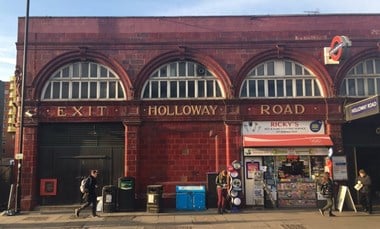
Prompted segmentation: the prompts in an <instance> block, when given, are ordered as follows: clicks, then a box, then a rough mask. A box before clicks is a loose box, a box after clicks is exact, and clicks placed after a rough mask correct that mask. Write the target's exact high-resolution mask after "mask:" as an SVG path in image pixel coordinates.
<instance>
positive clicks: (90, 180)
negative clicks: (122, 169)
mask: <svg viewBox="0 0 380 229" xmlns="http://www.w3.org/2000/svg"><path fill="white" fill-rule="evenodd" d="M97 176H98V170H91V173H90V175H89V176H88V177H87V178H85V179H84V180H83V182H81V187H80V190H81V192H82V193H83V199H84V200H85V203H84V204H83V205H82V206H81V207H80V208H76V209H75V210H74V212H75V216H76V217H79V213H80V211H82V210H83V209H85V208H86V207H88V206H90V205H91V204H92V217H99V216H98V215H97V214H96V204H97V196H96V188H97V187H98V186H97V179H96V177H97Z"/></svg>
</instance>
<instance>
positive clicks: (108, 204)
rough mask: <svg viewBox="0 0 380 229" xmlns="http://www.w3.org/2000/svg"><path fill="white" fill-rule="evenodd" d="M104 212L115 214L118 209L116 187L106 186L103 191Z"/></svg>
mask: <svg viewBox="0 0 380 229" xmlns="http://www.w3.org/2000/svg"><path fill="white" fill-rule="evenodd" d="M102 201H103V212H114V211H115V209H116V187H115V186H113V185H106V186H104V187H103V189H102Z"/></svg>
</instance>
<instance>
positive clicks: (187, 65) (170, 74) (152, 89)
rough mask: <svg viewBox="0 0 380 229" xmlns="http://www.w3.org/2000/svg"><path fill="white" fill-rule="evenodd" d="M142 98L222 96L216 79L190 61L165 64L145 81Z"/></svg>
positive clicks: (209, 97) (202, 67)
mask: <svg viewBox="0 0 380 229" xmlns="http://www.w3.org/2000/svg"><path fill="white" fill-rule="evenodd" d="M141 97H142V99H145V100H148V99H216V98H218V99H219V98H223V97H224V93H223V91H222V90H221V87H220V85H219V81H218V79H217V78H216V77H215V76H214V75H213V74H212V73H211V72H210V71H209V70H208V69H206V68H205V67H204V66H203V65H201V64H198V63H194V62H191V61H177V62H171V63H169V64H165V65H163V66H161V67H159V68H158V69H157V70H155V71H154V72H153V74H152V75H151V76H150V78H149V80H148V81H147V82H146V83H145V85H144V87H143V89H142V94H141Z"/></svg>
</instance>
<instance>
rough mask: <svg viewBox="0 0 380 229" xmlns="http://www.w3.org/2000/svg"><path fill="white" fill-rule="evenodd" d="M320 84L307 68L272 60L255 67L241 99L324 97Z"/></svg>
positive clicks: (246, 80) (248, 78)
mask: <svg viewBox="0 0 380 229" xmlns="http://www.w3.org/2000/svg"><path fill="white" fill-rule="evenodd" d="M322 96H323V95H322V90H321V88H320V83H319V81H318V79H317V77H316V76H315V75H313V74H312V72H311V71H309V70H308V69H307V68H306V67H305V66H303V65H301V64H299V63H297V62H294V61H291V60H270V61H267V62H265V63H261V64H259V65H258V66H256V67H254V68H253V69H252V70H251V71H250V72H249V73H248V75H247V77H246V78H245V80H244V81H243V84H242V88H241V89H240V98H296V97H302V98H305V97H322Z"/></svg>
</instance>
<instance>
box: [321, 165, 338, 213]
mask: <svg viewBox="0 0 380 229" xmlns="http://www.w3.org/2000/svg"><path fill="white" fill-rule="evenodd" d="M333 191H334V188H333V182H332V180H331V178H330V173H329V172H325V173H324V174H323V177H322V184H321V193H322V195H323V197H325V198H326V200H327V203H326V205H325V206H324V207H323V208H322V209H319V212H320V213H321V215H325V211H326V210H328V211H329V216H330V217H331V216H335V215H334V214H333V213H332V208H333Z"/></svg>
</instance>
